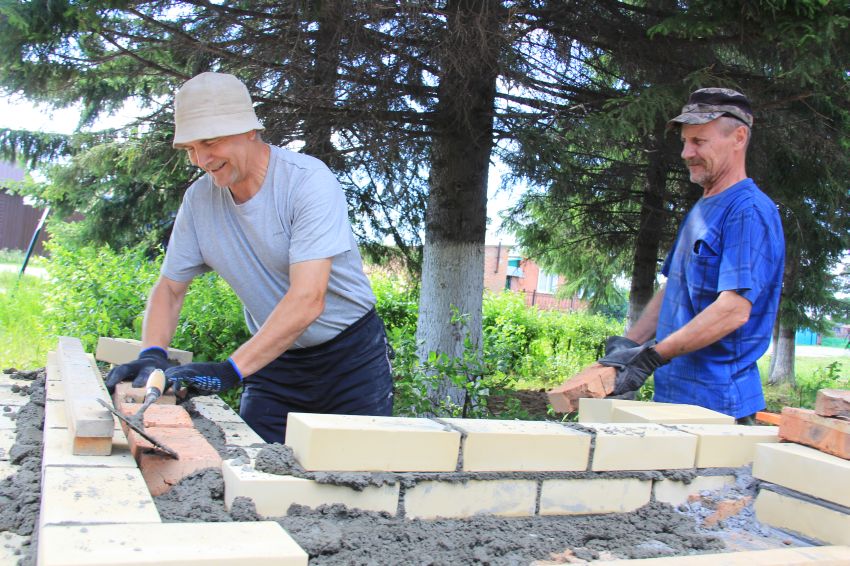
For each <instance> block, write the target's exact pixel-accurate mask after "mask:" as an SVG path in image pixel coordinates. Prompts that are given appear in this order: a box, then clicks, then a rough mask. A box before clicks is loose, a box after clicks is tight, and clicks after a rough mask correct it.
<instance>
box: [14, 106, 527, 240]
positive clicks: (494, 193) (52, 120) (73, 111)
mask: <svg viewBox="0 0 850 566" xmlns="http://www.w3.org/2000/svg"><path fill="white" fill-rule="evenodd" d="M79 114H80V112H79V109H78V108H67V109H59V110H53V109H51V108H50V107H47V106H38V105H34V104H33V103H31V102H28V101H26V100H24V99H22V98H19V97H10V96H5V95H2V94H0V128H10V129H15V130H33V131H41V132H46V133H58V134H69V133H71V132H73V131H74V128H75V127H76V125H77V121H78V119H79ZM132 117H133V116H132V111H131V110H125V111H124V112H123V113H119V114H118V115H116V116H111V117H109V118H106V119H102V120H100V121H99V122H98V123H97V126H98V128H105V127H115V126H120V125H123V124H125V123H127V122H128V121H129V120H130V119H132ZM503 171H504V166H503V165H501V164H499V163H496V164H494V165H493V166H492V167H491V169H490V178H489V188H488V201H487V217H488V219H489V222H488V224H487V238H486V243H487V244H497V243H499V242H501V243H502V244H506V245H510V244H512V243H514V238H513V236H511V235H510V234H503V233H500V232H499V226H500V221H499V217H498V215H499V213H500V212H501V211H503V210H505V209H507V208H509V207H510V206H511V205H512V204H513V202H515V200H516V199H517V198H519V196H520V191H518V190H514V191H502V190H499V187H500V186H501V183H502V179H501V174H502V172H503Z"/></svg>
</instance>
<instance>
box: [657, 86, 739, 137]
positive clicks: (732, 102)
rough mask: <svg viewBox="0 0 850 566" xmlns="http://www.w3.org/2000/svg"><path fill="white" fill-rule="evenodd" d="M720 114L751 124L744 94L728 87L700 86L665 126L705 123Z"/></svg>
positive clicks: (718, 116)
mask: <svg viewBox="0 0 850 566" xmlns="http://www.w3.org/2000/svg"><path fill="white" fill-rule="evenodd" d="M721 116H731V117H732V118H737V119H738V120H740V121H741V122H743V123H745V124H746V125H747V126H750V127H752V125H753V111H752V109H751V108H750V101H749V100H747V97H746V96H744V95H743V94H741V93H740V92H738V91H735V90H732V89H729V88H701V89H699V90H695V91H694V92H692V93H691V96H690V97H689V98H688V102H687V104H685V105H684V106H683V107H682V113H681V114H679V115H678V116H676V117H675V118H673V119H672V120H670V121H669V122H667V127H668V128H673V127H676V126H678V125H679V124H706V123H708V122H711V121H712V120H716V119H717V118H720V117H721Z"/></svg>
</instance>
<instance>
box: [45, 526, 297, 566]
mask: <svg viewBox="0 0 850 566" xmlns="http://www.w3.org/2000/svg"><path fill="white" fill-rule="evenodd" d="M38 557H39V564H41V565H43V566H83V565H85V566H153V565H162V564H174V565H177V564H179V565H180V566H231V565H233V564H240V565H241V564H250V565H252V566H306V564H307V560H308V556H307V553H306V552H304V551H303V550H302V549H301V547H299V546H298V544H297V543H296V542H295V541H294V540H293V539H292V537H290V536H289V535H288V534H287V532H286V531H285V530H283V528H282V527H281V526H280V525H279V524H277V523H274V522H272V521H262V522H256V523H168V524H165V523H150V524H133V525H129V524H124V525H86V526H70V525H69V526H57V525H51V526H49V527H47V528H45V529H43V530H42V531H41V532H40V533H39V541H38Z"/></svg>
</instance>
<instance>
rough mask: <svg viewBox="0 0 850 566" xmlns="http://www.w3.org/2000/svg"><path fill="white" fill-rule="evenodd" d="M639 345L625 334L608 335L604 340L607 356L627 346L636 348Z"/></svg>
mask: <svg viewBox="0 0 850 566" xmlns="http://www.w3.org/2000/svg"><path fill="white" fill-rule="evenodd" d="M638 346H640V344H638V343H637V342H635V341H634V340H629V339H628V338H626V337H625V336H609V337H608V338H607V339H606V340H605V355H606V356H608V355H610V354H613V353H614V352H619V351H620V350H625V349H627V348H637V347H638Z"/></svg>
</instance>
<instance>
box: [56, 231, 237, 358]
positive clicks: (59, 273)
mask: <svg viewBox="0 0 850 566" xmlns="http://www.w3.org/2000/svg"><path fill="white" fill-rule="evenodd" d="M73 242H74V238H73V237H67V238H66V237H63V236H61V235H59V236H54V237H53V239H52V240H51V242H50V252H51V257H50V261H49V263H48V271H49V273H50V276H51V281H52V286H53V287H52V292H51V293H50V295H49V296H48V297H47V309H46V311H47V320H48V324H49V327H50V328H51V329H52V330H53V332H54V333H56V334H57V335H64V336H74V337H77V338H79V339H80V340H81V341H82V342H83V346H84V347H85V348H86V350H89V351H92V350H93V349H94V347H95V346H96V345H97V339H98V337H100V336H110V337H113V338H136V339H138V338H140V336H141V324H142V317H143V314H144V309H145V305H146V303H147V297H148V294H149V293H150V290H151V288H152V287H153V284H154V283H155V282H156V280H157V278H158V277H159V268H160V264H161V261H162V255H161V254H157V255H156V256H154V257H151V256H150V255H149V253H148V251H147V246H146V245H143V244H139V245H136V246H134V247H132V248H125V249H123V250H120V251H115V250H113V249H112V248H111V247H110V246H100V247H95V246H81V247H79V246H77V245H75V244H74V243H73ZM248 338H249V334H248V330H247V327H246V326H245V322H244V318H243V314H242V306H241V303H240V302H239V299H238V298H237V297H236V295H235V294H234V293H233V291H232V290H231V289H230V286H229V285H227V283H225V282H224V281H223V280H222V279H221V278H220V277H218V276H217V275H215V274H212V273H210V274H206V275H203V276H201V277H197V278H195V280H194V281H193V282H192V284H191V285H190V286H189V290H188V292H187V293H186V299H185V302H184V304H183V310H182V312H181V316H180V320H179V322H178V324H177V329H176V331H175V334H174V338H173V340H172V344H171V345H172V346H173V347H175V348H180V349H184V350H189V351H191V352H193V353H194V354H195V359H197V360H215V361H220V360H222V359H224V358H226V357H227V356H228V355H230V353H232V352H233V351H234V350H235V349H236V348H237V347H238V346H239V345H240V344H242V343H243V342H245V341H246V340H247V339H248Z"/></svg>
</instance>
